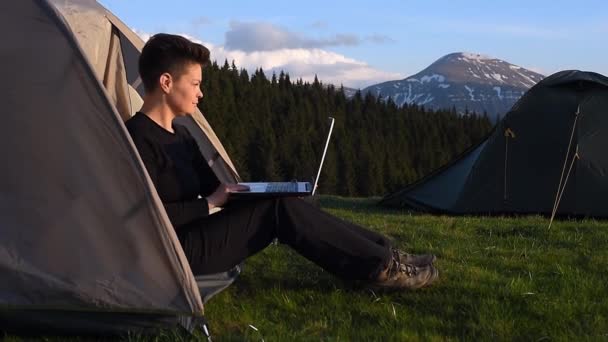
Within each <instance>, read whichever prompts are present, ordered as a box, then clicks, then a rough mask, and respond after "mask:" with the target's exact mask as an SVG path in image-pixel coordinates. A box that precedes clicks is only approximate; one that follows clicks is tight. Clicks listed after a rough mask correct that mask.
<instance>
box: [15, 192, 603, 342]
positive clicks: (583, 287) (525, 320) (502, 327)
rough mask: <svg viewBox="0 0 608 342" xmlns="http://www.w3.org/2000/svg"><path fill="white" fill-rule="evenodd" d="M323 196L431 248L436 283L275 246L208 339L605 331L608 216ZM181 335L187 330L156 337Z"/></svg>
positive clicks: (440, 337)
mask: <svg viewBox="0 0 608 342" xmlns="http://www.w3.org/2000/svg"><path fill="white" fill-rule="evenodd" d="M321 204H322V207H323V208H324V209H325V210H327V211H329V212H331V213H333V214H335V215H337V216H339V217H342V218H344V219H347V220H350V221H354V222H357V223H359V224H361V225H364V226H367V227H370V228H371V229H374V230H377V231H380V232H383V233H385V234H387V235H388V236H390V237H391V238H392V239H393V240H394V241H395V244H396V246H399V247H401V248H403V249H405V250H407V251H411V252H414V253H423V252H432V253H434V254H436V255H437V257H438V260H437V262H436V265H437V267H438V268H439V270H440V279H439V282H438V283H437V284H436V285H435V286H433V287H430V288H426V289H422V290H418V291H402V292H397V293H375V292H373V291H371V290H369V289H367V288H366V287H365V286H364V285H362V284H350V283H344V282H342V281H340V280H339V279H337V278H335V277H333V276H332V275H330V274H328V273H326V272H324V271H323V270H322V269H320V268H318V267H317V266H315V265H314V264H312V263H310V262H308V261H307V260H306V259H304V258H302V257H300V256H299V255H297V254H296V253H294V252H292V251H291V250H290V249H289V248H288V247H285V246H281V245H271V246H270V247H268V248H267V249H266V250H265V251H264V252H262V253H260V254H258V255H256V256H254V257H253V258H250V259H249V260H248V261H247V262H246V264H245V271H244V273H243V274H242V275H241V276H240V277H239V279H238V280H237V282H236V283H235V284H234V285H233V286H231V287H230V288H229V289H228V290H226V291H224V292H222V293H221V294H219V295H218V296H216V297H214V298H213V299H211V301H210V302H209V303H207V304H206V316H207V318H208V319H209V321H210V324H211V329H212V333H213V335H214V340H215V341H226V340H230V341H231V340H237V341H243V340H244V341H261V340H264V341H290V340H291V341H301V340H312V341H361V340H377V341H418V340H420V341H451V340H472V341H478V340H499V341H502V340H526V341H563V340H577V341H578V340H593V341H595V340H608V301H607V300H606V299H605V295H606V293H607V292H608V291H607V290H608V285H607V283H608V276H607V273H606V265H608V250H607V248H606V247H607V246H608V222H606V221H596V220H561V221H557V222H554V224H553V226H552V228H551V229H548V228H547V227H548V223H549V222H548V219H547V218H544V217H540V216H527V217H519V218H515V217H449V216H431V215H422V214H412V213H409V212H406V211H396V210H386V209H381V208H379V207H377V206H375V200H374V199H343V198H338V197H324V198H322V200H321ZM176 339H182V340H190V338H187V337H183V336H177V335H175V334H172V333H168V334H167V335H163V336H158V337H157V338H155V339H154V340H157V341H171V340H176ZM8 340H13V339H11V338H10V337H9V338H8ZM14 340H19V339H14ZM50 340H55V339H53V338H51V339H50ZM128 340H132V341H139V340H144V338H141V337H137V336H134V337H131V338H128ZM200 340H201V341H202V340H203V339H202V338H200Z"/></svg>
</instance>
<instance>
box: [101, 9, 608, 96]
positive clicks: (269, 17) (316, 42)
mask: <svg viewBox="0 0 608 342" xmlns="http://www.w3.org/2000/svg"><path fill="white" fill-rule="evenodd" d="M99 2H100V3H101V4H103V5H104V6H105V7H107V8H108V9H109V10H111V11H112V12H113V13H114V14H115V15H117V16H118V17H119V18H121V19H122V20H123V21H124V22H125V23H126V24H127V25H128V26H129V27H131V28H132V29H134V30H136V31H137V32H138V33H139V34H140V35H142V36H144V37H146V36H147V35H149V34H153V33H156V32H169V33H178V34H183V35H186V36H188V37H191V38H193V39H195V40H198V41H200V42H202V43H203V44H205V45H206V46H207V47H209V48H210V50H211V52H212V58H214V57H215V58H214V59H218V61H220V62H223V61H224V59H226V58H227V59H228V60H229V61H231V60H233V59H234V60H235V63H236V64H237V66H238V67H242V68H247V69H249V70H254V69H255V68H256V67H263V68H264V70H265V71H267V74H271V73H272V71H275V70H285V71H287V72H289V74H290V75H291V77H292V78H299V77H302V78H304V79H307V80H310V79H311V78H312V77H314V75H315V74H317V75H318V77H319V79H321V80H322V81H324V82H327V83H334V84H344V85H345V86H349V87H355V88H359V87H365V86H368V85H371V84H374V83H377V82H382V81H387V80H395V79H402V78H405V77H407V76H410V75H412V74H415V73H417V72H419V71H421V70H422V69H424V68H425V67H427V66H428V65H429V64H431V63H432V62H434V61H435V60H437V59H438V58H440V57H442V56H444V55H446V54H448V53H452V52H461V51H465V52H473V53H480V54H484V55H488V56H492V57H496V58H499V59H503V60H505V61H507V62H510V63H513V64H516V65H519V66H522V67H525V68H528V69H531V70H534V71H537V72H540V73H542V74H544V75H550V74H552V73H554V72H556V71H559V70H564V69H580V70H588V71H595V72H599V73H602V74H604V75H607V76H608V1H606V0H589V1H586V0H580V1H578V2H572V1H562V0H553V1H545V0H527V1H520V0H510V1H500V2H496V1H490V0H484V1H478V0H469V1H447V0H446V1H432V0H427V1H424V0H377V1H370V0H367V1H358V0H351V1H341V0H340V1H327V0H325V1H320V0H308V1H286V0H282V1H276V0H258V1H245V0H231V1H218V0H215V1H194V0H173V1H166V0H165V1H156V0H145V1H144V0H99Z"/></svg>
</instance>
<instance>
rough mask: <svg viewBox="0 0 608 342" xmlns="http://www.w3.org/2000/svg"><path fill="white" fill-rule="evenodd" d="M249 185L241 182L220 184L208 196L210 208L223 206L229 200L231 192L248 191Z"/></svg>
mask: <svg viewBox="0 0 608 342" xmlns="http://www.w3.org/2000/svg"><path fill="white" fill-rule="evenodd" d="M247 190H249V187H248V186H246V185H240V184H224V183H222V184H220V186H218V187H217V189H215V191H214V192H213V193H212V194H211V195H209V196H207V197H206V200H207V204H208V205H209V210H211V209H213V208H216V207H221V206H223V205H224V204H226V202H228V196H230V193H231V192H239V191H247Z"/></svg>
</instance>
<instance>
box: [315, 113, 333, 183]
mask: <svg viewBox="0 0 608 342" xmlns="http://www.w3.org/2000/svg"><path fill="white" fill-rule="evenodd" d="M334 121H336V119H334V118H333V117H331V116H330V117H329V122H330V123H329V133H328V134H327V140H326V141H325V148H324V149H323V155H322V156H321V164H319V171H318V172H317V178H316V179H315V184H314V185H313V186H312V194H311V195H314V194H315V191H317V183H319V176H321V169H322V168H323V161H324V160H325V154H326V153H327V146H329V139H330V138H331V132H332V131H333V129H334Z"/></svg>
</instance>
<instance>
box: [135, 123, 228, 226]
mask: <svg viewBox="0 0 608 342" xmlns="http://www.w3.org/2000/svg"><path fill="white" fill-rule="evenodd" d="M126 126H127V129H128V130H129V133H130V134H131V137H132V138H133V141H134V142H135V146H136V147H137V150H138V151H139V155H140V156H141V158H142V159H143V161H144V164H145V165H146V169H147V170H148V173H149V174H150V178H152V182H153V183H154V185H155V186H156V191H157V192H158V194H159V196H160V199H161V200H162V202H163V204H164V206H165V209H166V210H167V214H168V215H169V219H170V220H171V223H173V225H174V226H175V227H176V228H177V227H179V226H182V225H185V224H188V223H190V222H192V221H194V220H196V219H199V218H202V217H205V216H208V215H209V207H208V205H207V201H206V200H205V199H204V198H205V197H206V196H208V195H210V194H211V193H212V192H213V191H215V189H217V187H218V186H219V184H220V182H219V180H218V179H217V177H216V176H215V174H214V173H213V170H211V168H210V167H209V165H207V163H206V162H205V159H204V158H203V156H202V155H201V153H200V150H199V149H198V145H197V144H196V141H195V140H194V138H192V136H191V135H190V133H189V132H188V130H187V129H186V128H185V127H183V126H179V125H173V130H174V131H175V133H171V132H169V131H167V130H166V129H164V128H163V127H161V126H160V125H158V124H157V123H156V122H154V121H153V120H152V119H150V118H149V117H148V116H147V115H145V114H143V113H141V112H138V113H136V114H135V115H134V116H133V117H132V118H131V119H129V120H128V121H127V122H126ZM199 195H200V196H202V197H203V198H198V197H199Z"/></svg>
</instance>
